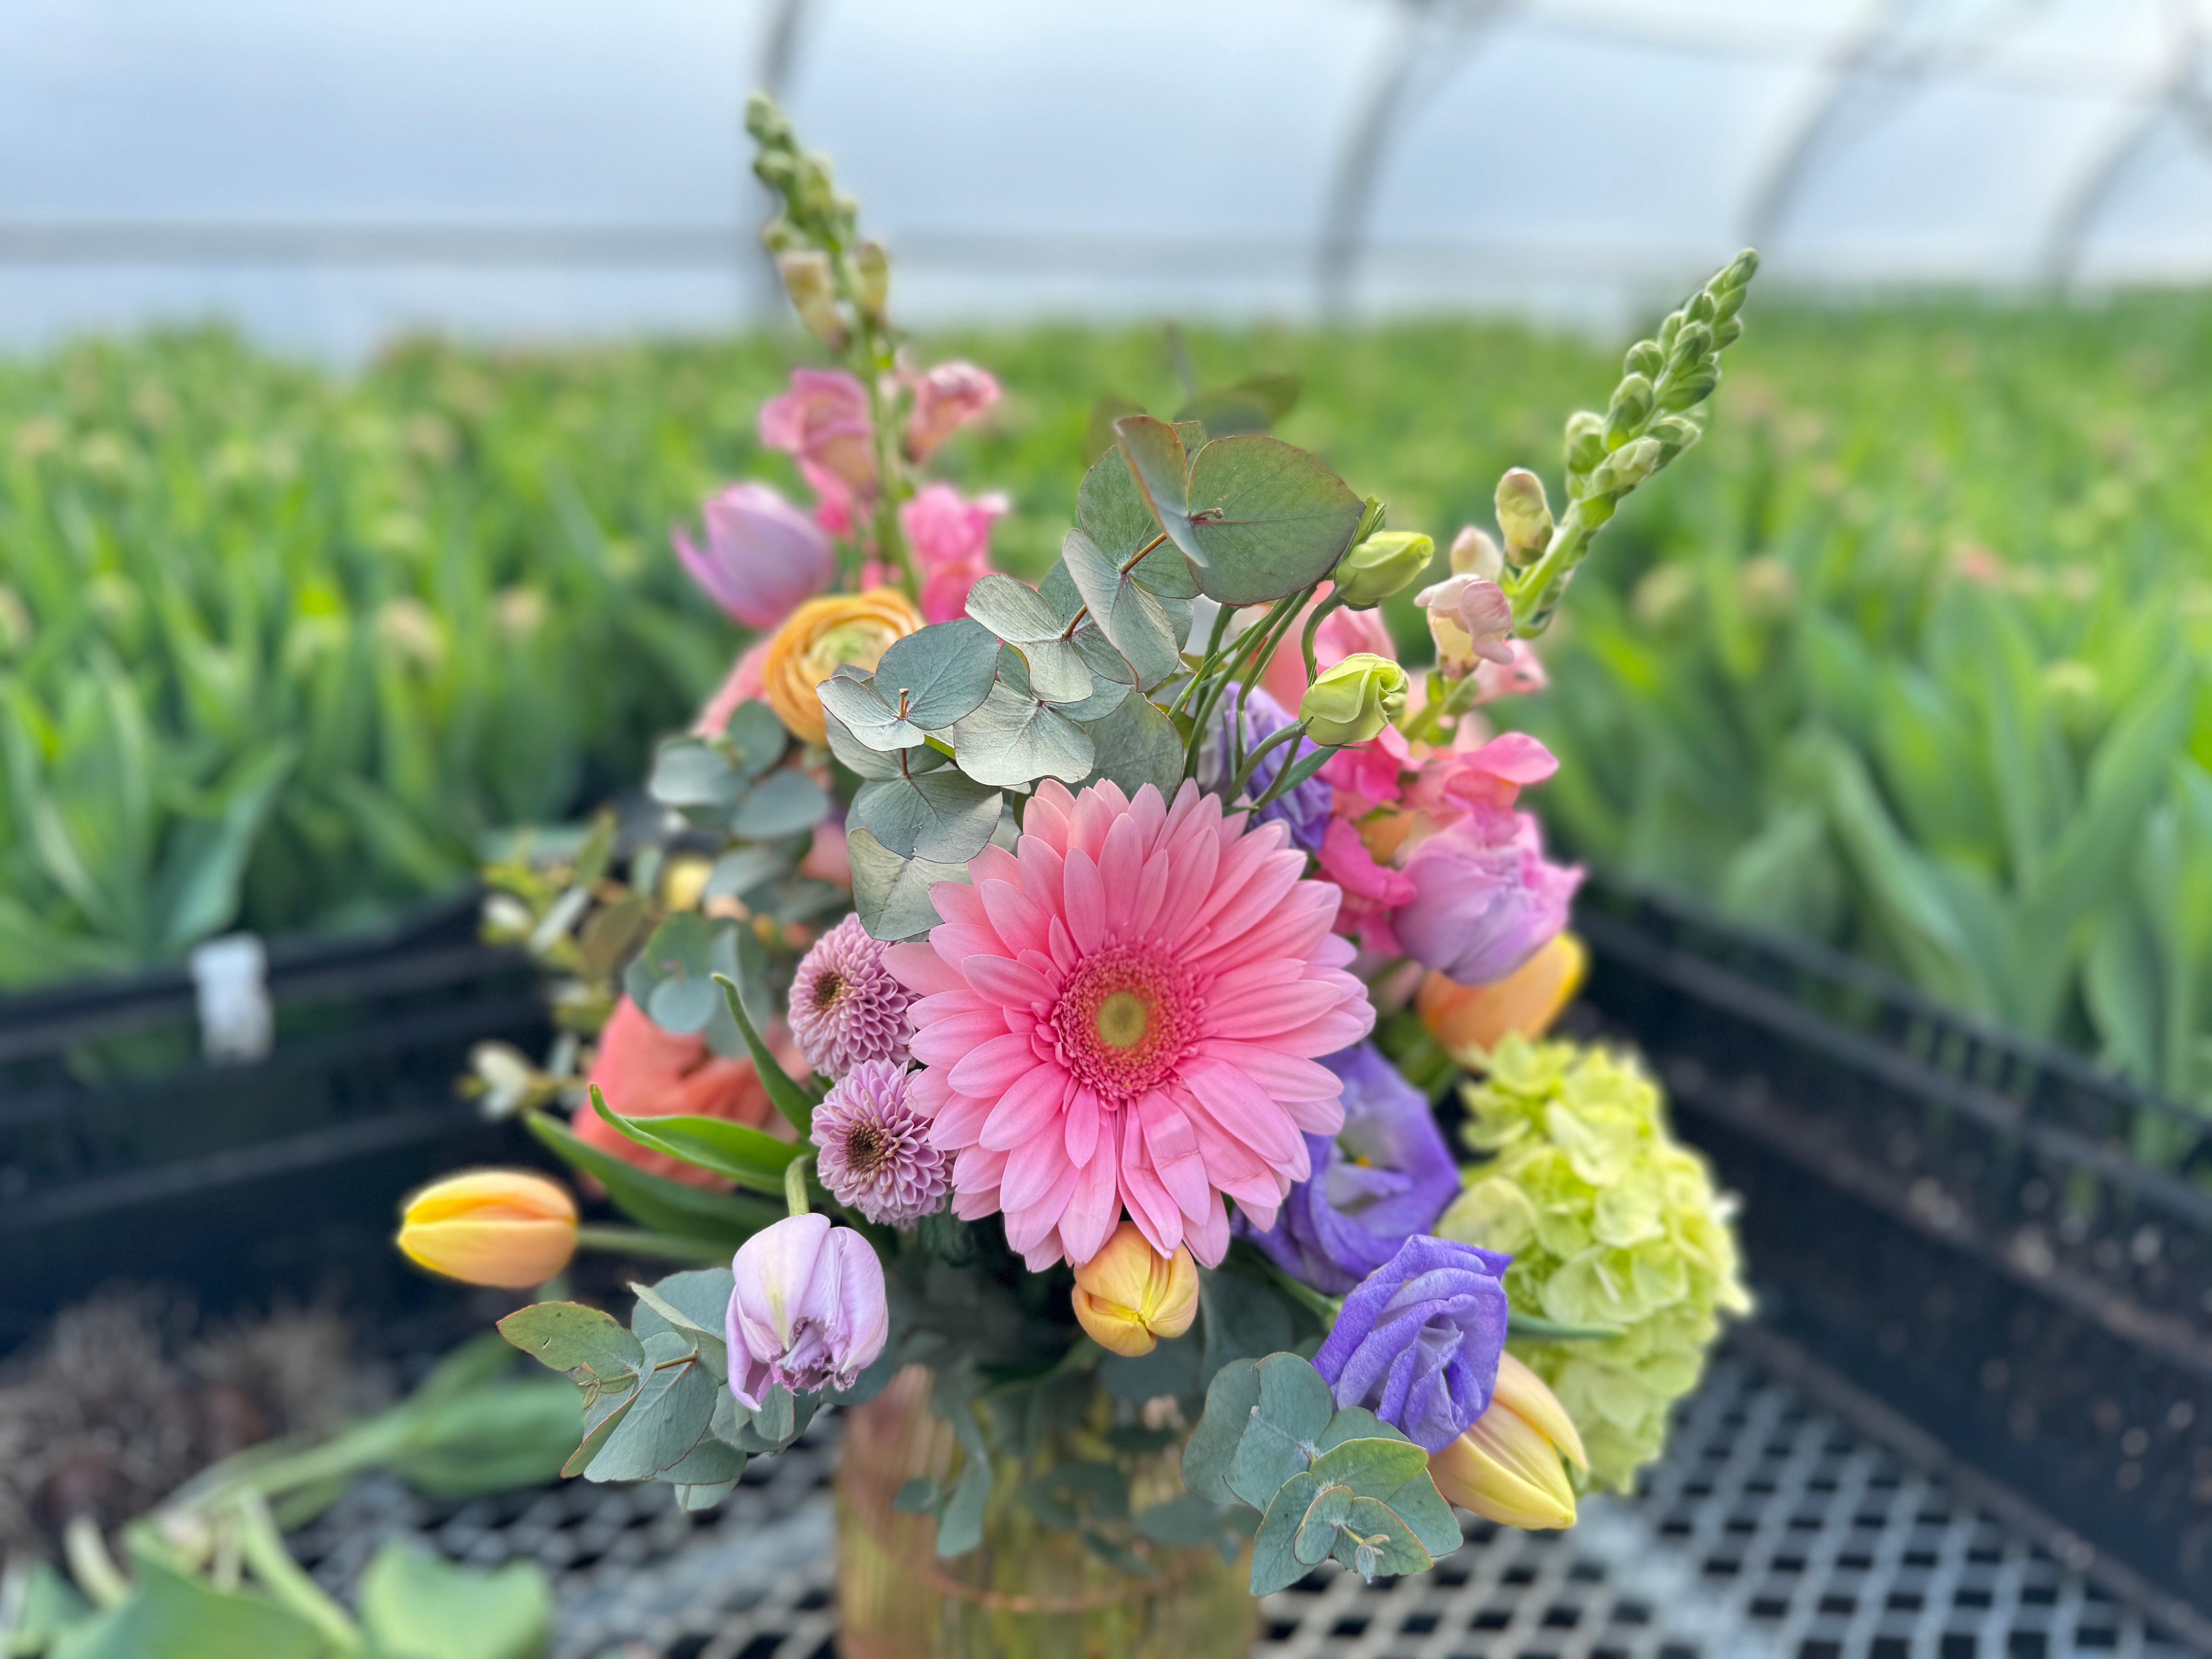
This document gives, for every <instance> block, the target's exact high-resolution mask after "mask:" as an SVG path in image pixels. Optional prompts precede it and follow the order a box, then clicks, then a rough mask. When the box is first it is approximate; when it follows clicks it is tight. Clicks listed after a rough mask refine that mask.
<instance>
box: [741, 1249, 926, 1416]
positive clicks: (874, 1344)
mask: <svg viewBox="0 0 2212 1659" xmlns="http://www.w3.org/2000/svg"><path fill="white" fill-rule="evenodd" d="M730 1271H731V1272H732V1273H733V1274H735V1275H736V1278H737V1286H736V1289H735V1290H734V1291H732V1293H731V1296H730V1312H729V1324H728V1337H729V1344H730V1392H731V1393H732V1394H733V1395H736V1396H737V1397H738V1403H739V1404H740V1405H742V1406H744V1407H746V1408H747V1409H749V1410H752V1411H758V1410H759V1409H760V1406H761V1401H762V1400H763V1398H765V1397H766V1395H767V1394H768V1391H769V1389H772V1388H779V1387H781V1388H784V1389H789V1390H790V1391H791V1392H792V1393H793V1394H795V1395H796V1394H811V1393H813V1392H814V1391H815V1390H816V1389H824V1388H829V1387H831V1386H835V1387H837V1388H840V1389H849V1388H851V1387H852V1386H853V1384H854V1382H855V1381H857V1380H858V1378H859V1376H860V1373H861V1371H862V1370H865V1369H866V1367H867V1364H868V1362H869V1361H871V1360H872V1359H873V1358H875V1357H876V1356H877V1355H878V1354H879V1353H881V1352H883V1351H884V1340H885V1339H886V1338H887V1337H888V1336H889V1335H890V1312H889V1310H888V1309H887V1307H886V1305H885V1304H884V1265H883V1263H882V1262H880V1261H878V1260H877V1259H876V1253H875V1251H874V1250H873V1249H871V1248H870V1247H869V1244H868V1241H867V1240H866V1239H865V1238H863V1237H860V1234H858V1233H856V1232H854V1231H853V1230H852V1229H851V1228H850V1227H833V1226H831V1225H829V1217H828V1216H826V1215H794V1216H787V1217H785V1218H784V1219H782V1220H781V1221H779V1222H776V1223H775V1224H774V1225H770V1226H767V1227H763V1229H762V1230H761V1231H758V1232H757V1233H755V1234H754V1235H753V1236H752V1237H750V1238H749V1239H747V1240H746V1241H745V1242H744V1243H743V1244H741V1245H739V1246H738V1254H737V1257H736V1259H735V1260H734V1261H732V1262H731V1263H730Z"/></svg>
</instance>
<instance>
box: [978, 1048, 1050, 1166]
mask: <svg viewBox="0 0 2212 1659" xmlns="http://www.w3.org/2000/svg"><path fill="white" fill-rule="evenodd" d="M1066 1096H1067V1073H1066V1071H1065V1070H1063V1069H1062V1068H1061V1066H1060V1063H1059V1062H1058V1061H1057V1060H1046V1061H1045V1062H1043V1063H1042V1065H1036V1066H1031V1068H1030V1070H1029V1071H1027V1072H1025V1073H1023V1074H1022V1076H1021V1077H1019V1078H1018V1079H1016V1080H1015V1081H1014V1082H1013V1083H1012V1085H1010V1086H1009V1087H1008V1088H1007V1090H1006V1092H1005V1093H1004V1094H1002V1095H1000V1097H999V1103H998V1104H997V1105H996V1106H994V1107H993V1108H992V1109H991V1116H990V1119H989V1121H987V1122H986V1123H985V1124H984V1125H983V1135H982V1140H983V1144H984V1145H985V1146H994V1147H997V1148H1000V1150H1002V1151H1005V1152H1012V1151H1013V1150H1014V1148H1016V1147H1017V1146H1020V1145H1022V1143H1023V1142H1024V1141H1027V1140H1034V1139H1044V1140H1048V1141H1051V1142H1053V1143H1054V1145H1055V1146H1059V1147H1060V1156H1061V1157H1062V1158H1065V1157H1066V1156H1067V1152H1066V1147H1065V1146H1062V1145H1061V1144H1060V1143H1061V1142H1062V1139H1063V1137H1062V1135H1061V1134H1060V1133H1059V1130H1060V1109H1061V1106H1062V1104H1063V1103H1064V1102H1065V1101H1066Z"/></svg>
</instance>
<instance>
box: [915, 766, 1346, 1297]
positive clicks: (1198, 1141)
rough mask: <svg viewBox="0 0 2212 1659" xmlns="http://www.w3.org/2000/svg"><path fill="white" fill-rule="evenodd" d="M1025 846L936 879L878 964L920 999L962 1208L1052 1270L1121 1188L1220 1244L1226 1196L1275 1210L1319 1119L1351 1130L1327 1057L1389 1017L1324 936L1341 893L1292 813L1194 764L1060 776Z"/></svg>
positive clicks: (1084, 1240)
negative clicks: (1238, 792)
mask: <svg viewBox="0 0 2212 1659" xmlns="http://www.w3.org/2000/svg"><path fill="white" fill-rule="evenodd" d="M1023 829H1024V833H1023V835H1022V837H1021V840H1020V842H1018V846H1017V848H1016V850H1015V851H1014V852H1012V853H1008V852H1006V851H1005V850H1004V849H1002V848H984V850H983V851H982V852H981V853H980V854H977V855H976V856H975V859H974V860H971V861H970V863H969V866H968V869H969V875H970V876H971V877H972V878H974V883H975V884H974V885H973V886H969V885H967V884H963V883H959V882H940V883H939V884H937V885H936V886H935V887H934V888H933V889H932V890H931V892H932V897H933V899H934V900H935V902H936V904H937V909H938V914H939V915H941V916H943V917H945V921H943V922H942V923H941V924H940V925H939V926H938V927H935V928H933V929H932V930H931V933H930V935H929V941H928V943H927V944H915V945H894V946H892V947H891V948H890V950H889V951H885V952H884V963H885V964H886V965H887V966H888V967H889V968H890V970H891V971H892V972H893V973H894V974H896V975H898V976H899V977H900V978H901V979H902V980H903V981H905V982H906V983H907V985H908V987H910V988H912V989H913V990H915V992H917V993H919V994H920V998H919V1000H917V1001H916V1002H915V1004H914V1005H913V1006H912V1007H911V1008H910V1009H909V1010H908V1013H909V1016H910V1018H912V1019H913V1020H914V1023H915V1036H914V1039H913V1045H912V1046H913V1050H914V1054H915V1059H917V1060H921V1062H922V1063H923V1067H924V1069H923V1070H922V1071H921V1073H918V1074H917V1075H916V1076H915V1079H914V1083H913V1085H912V1088H911V1090H910V1091H909V1098H910V1099H911V1101H912V1103H914V1105H915V1109H917V1110H919V1111H920V1112H921V1113H922V1115H924V1116H926V1117H928V1118H929V1119H931V1120H932V1122H931V1129H930V1139H931V1141H932V1143H933V1144H934V1145H935V1146H938V1147H939V1148H941V1149H942V1150H944V1151H945V1152H953V1153H956V1154H957V1160H956V1162H955V1164H954V1165H953V1211H954V1213H956V1214H957V1215H959V1216H960V1217H962V1218H963V1219H967V1220H974V1219H976V1218H979V1217H981V1216H987V1215H989V1214H991V1213H992V1212H994V1211H1003V1212H1005V1215H1006V1241H1007V1243H1009V1244H1011V1245H1012V1247H1013V1248H1014V1249H1017V1250H1018V1251H1020V1252H1021V1253H1022V1255H1024V1257H1025V1258H1026V1259H1027V1261H1028V1262H1029V1265H1030V1267H1031V1269H1032V1270H1039V1271H1041V1270H1042V1269H1043V1268H1044V1267H1048V1266H1050V1265H1051V1264H1052V1263H1054V1262H1055V1261H1060V1259H1061V1258H1062V1257H1065V1258H1066V1260H1068V1261H1072V1262H1074V1263H1077V1264H1079V1265H1080V1264H1082V1263H1084V1262H1086V1261H1090V1259H1091V1257H1092V1256H1094V1255H1097V1252H1098V1250H1099V1249H1100V1248H1101V1247H1102V1246H1103V1244H1104V1243H1106V1241H1107V1239H1108V1238H1109V1237H1110V1236H1111V1235H1112V1234H1113V1231H1114V1229H1115V1225H1117V1224H1118V1223H1119V1222H1120V1220H1121V1213H1122V1211H1123V1208H1124V1207H1125V1206H1126V1207H1127V1212H1128V1215H1129V1218H1130V1219H1131V1220H1132V1221H1133V1222H1134V1223H1135V1224H1136V1225H1137V1227H1138V1229H1139V1231H1141V1232H1142V1233H1143V1234H1144V1236H1145V1238H1146V1242H1147V1243H1150V1244H1151V1246H1152V1249H1153V1250H1154V1251H1155V1252H1157V1253H1158V1255H1162V1256H1170V1255H1174V1253H1175V1250H1176V1247H1177V1246H1178V1245H1181V1244H1188V1246H1189V1247H1190V1251H1191V1254H1192V1255H1194V1256H1195V1257H1197V1259H1198V1260H1199V1261H1202V1262H1205V1263H1206V1264H1208V1265H1209V1266H1210V1265H1212V1264H1214V1263H1217V1262H1218V1261H1220V1260H1221V1257H1222V1255H1223V1253H1224V1252H1225V1250H1226V1249H1228V1248H1229V1218H1228V1213H1227V1211H1226V1209H1225V1206H1224V1205H1223V1202H1222V1200H1223V1198H1224V1196H1225V1195H1226V1196H1227V1197H1230V1198H1233V1199H1235V1200H1237V1205H1238V1206H1239V1207H1240V1208H1241V1209H1242V1210H1243V1211H1244V1212H1247V1213H1249V1215H1250V1216H1251V1217H1252V1219H1253V1221H1254V1223H1255V1225H1258V1226H1260V1227H1262V1228H1266V1227H1271V1226H1273V1225H1274V1220H1275V1213H1276V1211H1277V1209H1278V1207H1279V1206H1280V1205H1281V1204H1282V1201H1283V1199H1284V1196H1285V1194H1287V1193H1288V1192H1289V1191H1290V1188H1291V1183H1292V1182H1297V1181H1303V1180H1304V1179H1305V1178H1306V1177H1307V1176H1310V1174H1311V1173H1312V1164H1311V1162H1310V1157H1309V1154H1308V1152H1307V1149H1306V1140H1305V1137H1306V1136H1307V1135H1309V1134H1322V1135H1333V1134H1334V1133H1336V1132H1337V1131H1338V1129H1339V1128H1340V1127H1342V1125H1343V1121H1344V1109H1343V1106H1342V1104H1341V1103H1340V1101H1339V1099H1338V1097H1339V1096H1340V1094H1341V1093H1342V1091H1343V1087H1344V1085H1343V1082H1342V1080H1341V1079H1340V1078H1338V1077H1337V1075H1336V1074H1335V1073H1334V1072H1332V1071H1330V1070H1329V1069H1328V1067H1327V1066H1322V1065H1320V1064H1318V1063H1317V1062H1318V1060H1319V1057H1320V1056H1321V1055H1322V1054H1334V1053H1335V1052H1336V1051H1337V1050H1338V1049H1340V1048H1345V1047H1346V1046H1348V1045H1350V1044H1352V1043H1353V1042H1358V1040H1359V1039H1360V1038H1361V1037H1363V1036H1365V1035H1366V1034H1367V1032H1368V1031H1369V1030H1370V1029H1371V1028H1372V1027H1373V1025H1374V1024H1375V1011H1374V1009H1373V1008H1372V1007H1371V1006H1370V1004H1369V1003H1368V1000H1367V996H1366V991H1365V987H1363V986H1362V985H1361V984H1360V982H1359V981H1358V980H1357V979H1355V978H1353V977H1352V975H1350V974H1349V973H1347V972H1346V971H1345V969H1346V964H1347V963H1350V961H1351V960H1352V945H1351V943H1350V942H1349V941H1348V940H1346V939H1342V938H1340V937H1338V936H1336V935H1334V934H1333V933H1330V931H1329V927H1330V924H1331V923H1332V922H1334V921H1335V919H1336V907H1337V890H1336V889H1335V887H1334V886H1333V885H1331V884H1328V883H1327V882H1320V881H1308V880H1306V879H1304V870H1305V856H1304V854H1301V853H1299V852H1297V851H1296V850H1294V849H1291V848H1289V847H1288V846H1287V845H1286V843H1287V841H1288V838H1289V832H1288V830H1287V829H1286V828H1285V826H1284V825H1282V824H1280V823H1263V824H1260V825H1258V826H1256V827H1252V826H1251V819H1250V818H1249V816H1243V815H1240V816H1238V817H1225V815H1224V813H1223V811H1222V805H1221V801H1220V799H1219V798H1218V797H1217V796H1213V795H1206V794H1201V793H1200V792H1199V788H1198V786H1197V785H1196V784H1195V783H1188V782H1187V783H1185V784H1184V785H1183V787H1182V790H1181V792H1180V793H1178V794H1177V795H1176V799H1175V802H1174V804H1173V805H1167V804H1166V803H1164V801H1163V800H1162V799H1161V798H1160V794H1159V792H1158V790H1157V789H1155V788H1153V787H1152V786H1150V785H1146V787H1144V788H1143V789H1140V790H1139V791H1138V792H1137V796H1136V799H1134V800H1132V799H1129V797H1127V795H1125V794H1123V793H1121V790H1120V789H1118V788H1116V787H1115V786H1114V785H1113V784H1111V783H1097V784H1093V785H1092V786H1091V787H1089V788H1088V789H1085V791H1084V792H1083V793H1082V794H1080V795H1071V794H1070V793H1068V792H1067V790H1066V788H1065V787H1062V786H1061V785H1060V784H1058V783H1054V782H1053V781H1050V780H1047V781H1045V782H1044V783H1042V785H1040V786H1039V787H1038V788H1037V791H1036V794H1035V795H1034V796H1032V797H1031V798H1030V804H1029V808H1028V811H1027V813H1026V815H1025V817H1024V823H1023Z"/></svg>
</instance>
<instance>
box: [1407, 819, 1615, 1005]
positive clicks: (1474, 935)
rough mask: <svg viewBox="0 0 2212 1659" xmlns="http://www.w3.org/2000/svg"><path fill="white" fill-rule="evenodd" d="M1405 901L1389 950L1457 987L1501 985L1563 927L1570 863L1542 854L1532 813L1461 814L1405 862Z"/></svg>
mask: <svg viewBox="0 0 2212 1659" xmlns="http://www.w3.org/2000/svg"><path fill="white" fill-rule="evenodd" d="M1405 875H1406V878H1407V880H1409V881H1410V882H1412V883H1413V899H1412V900H1411V902H1408V903H1407V904H1406V905H1404V906H1403V907H1402V908H1400V909H1399V910H1398V912H1397V913H1396V915H1394V916H1393V917H1392V918H1391V926H1392V927H1393V928H1394V929H1395V932H1396V933H1397V936H1398V944H1399V946H1400V948H1401V949H1402V950H1403V951H1405V952H1406V954H1407V956H1409V957H1413V960H1414V961H1416V962H1418V963H1420V964H1421V965H1422V966H1423V967H1425V968H1433V969H1436V971H1437V972H1438V973H1440V974H1442V975H1444V976H1445V977H1446V978H1448V979H1455V980H1457V981H1459V982H1460V983H1461V984H1462V985H1488V984H1490V983H1491V982H1492V981H1496V980H1501V979H1504V977H1505V976H1506V975H1508V974H1510V973H1511V972H1512V971H1513V970H1514V969H1516V968H1518V967H1519V966H1520V965H1521V964H1522V963H1524V962H1526V961H1528V958H1529V957H1532V956H1534V955H1535V954H1536V952H1537V951H1539V950H1541V949H1542V948H1543V946H1545V945H1547V944H1549V943H1550V942H1551V940H1552V937H1553V935H1554V934H1555V933H1558V932H1559V930H1560V929H1561V928H1562V927H1565V926H1566V925H1567V902H1568V901H1569V900H1570V899H1571V898H1573V897H1574V895H1575V889H1576V888H1577V887H1579V886H1581V885H1582V880H1583V872H1582V867H1581V866H1579V865H1561V864H1553V862H1551V860H1548V859H1547V858H1546V857H1545V856H1544V843H1543V832H1542V830H1541V829H1540V828H1539V827H1538V825H1537V823H1536V818H1535V815H1534V813H1531V812H1507V811H1476V812H1470V813H1469V814H1468V816H1467V817H1464V818H1462V819H1461V820H1460V821H1459V822H1458V823H1454V824H1452V825H1451V826H1450V827H1449V828H1448V829H1443V830H1441V831H1439V832H1438V833H1437V834H1436V835H1433V836H1430V837H1429V838H1428V839H1427V840H1426V841H1425V842H1422V843H1421V844H1420V845H1419V846H1418V847H1416V848H1414V849H1413V856H1412V857H1410V858H1408V859H1407V860H1406V865H1405Z"/></svg>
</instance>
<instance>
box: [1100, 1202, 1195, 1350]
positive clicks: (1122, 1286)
mask: <svg viewBox="0 0 2212 1659" xmlns="http://www.w3.org/2000/svg"><path fill="white" fill-rule="evenodd" d="M1074 1298H1075V1318H1076V1322H1078V1323H1079V1324H1080V1325H1081V1326H1082V1327H1083V1328H1084V1329H1085V1330H1086V1331H1088V1332H1089V1333H1090V1334H1091V1340H1093V1341H1095V1342H1097V1344H1098V1346H1100V1347H1102V1348H1109V1349H1111V1350H1112V1351H1113V1352H1115V1353H1118V1354H1122V1355H1125V1356H1127V1358H1136V1356H1137V1355H1139V1354H1143V1353H1150V1352H1152V1349H1153V1348H1154V1347H1155V1346H1158V1342H1159V1340H1160V1338H1162V1337H1164V1336H1181V1335H1182V1334H1183V1333H1184V1332H1185V1331H1187V1330H1188V1329H1189V1328H1190V1326H1191V1322H1192V1321H1193V1320H1194V1319H1196V1318H1197V1317H1198V1264H1197V1263H1196V1262H1194V1261H1192V1260H1191V1255H1190V1251H1189V1249H1188V1248H1187V1247H1185V1246H1183V1245H1180V1244H1178V1245H1177V1246H1176V1253H1175V1254H1174V1255H1171V1256H1167V1257H1164V1258H1163V1257H1162V1256H1161V1255H1158V1252H1156V1251H1155V1250H1154V1249H1152V1246H1151V1245H1150V1244H1148V1243H1146V1241H1145V1236H1144V1234H1143V1233H1141V1232H1139V1231H1138V1230H1137V1225H1136V1224H1135V1223H1134V1222H1131V1221H1124V1222H1123V1223H1122V1224H1121V1225H1120V1226H1118V1227H1116V1228H1115V1230H1114V1236H1113V1237H1111V1238H1109V1239H1108V1240H1107V1241H1106V1243H1105V1244H1104V1245H1103V1246H1102V1247H1101V1248H1100V1249H1099V1252H1098V1254H1097V1255H1094V1256H1092V1257H1091V1260H1090V1261H1086V1262H1085V1263H1083V1264H1082V1266H1080V1267H1078V1268H1076V1270H1075V1291H1074Z"/></svg>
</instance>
